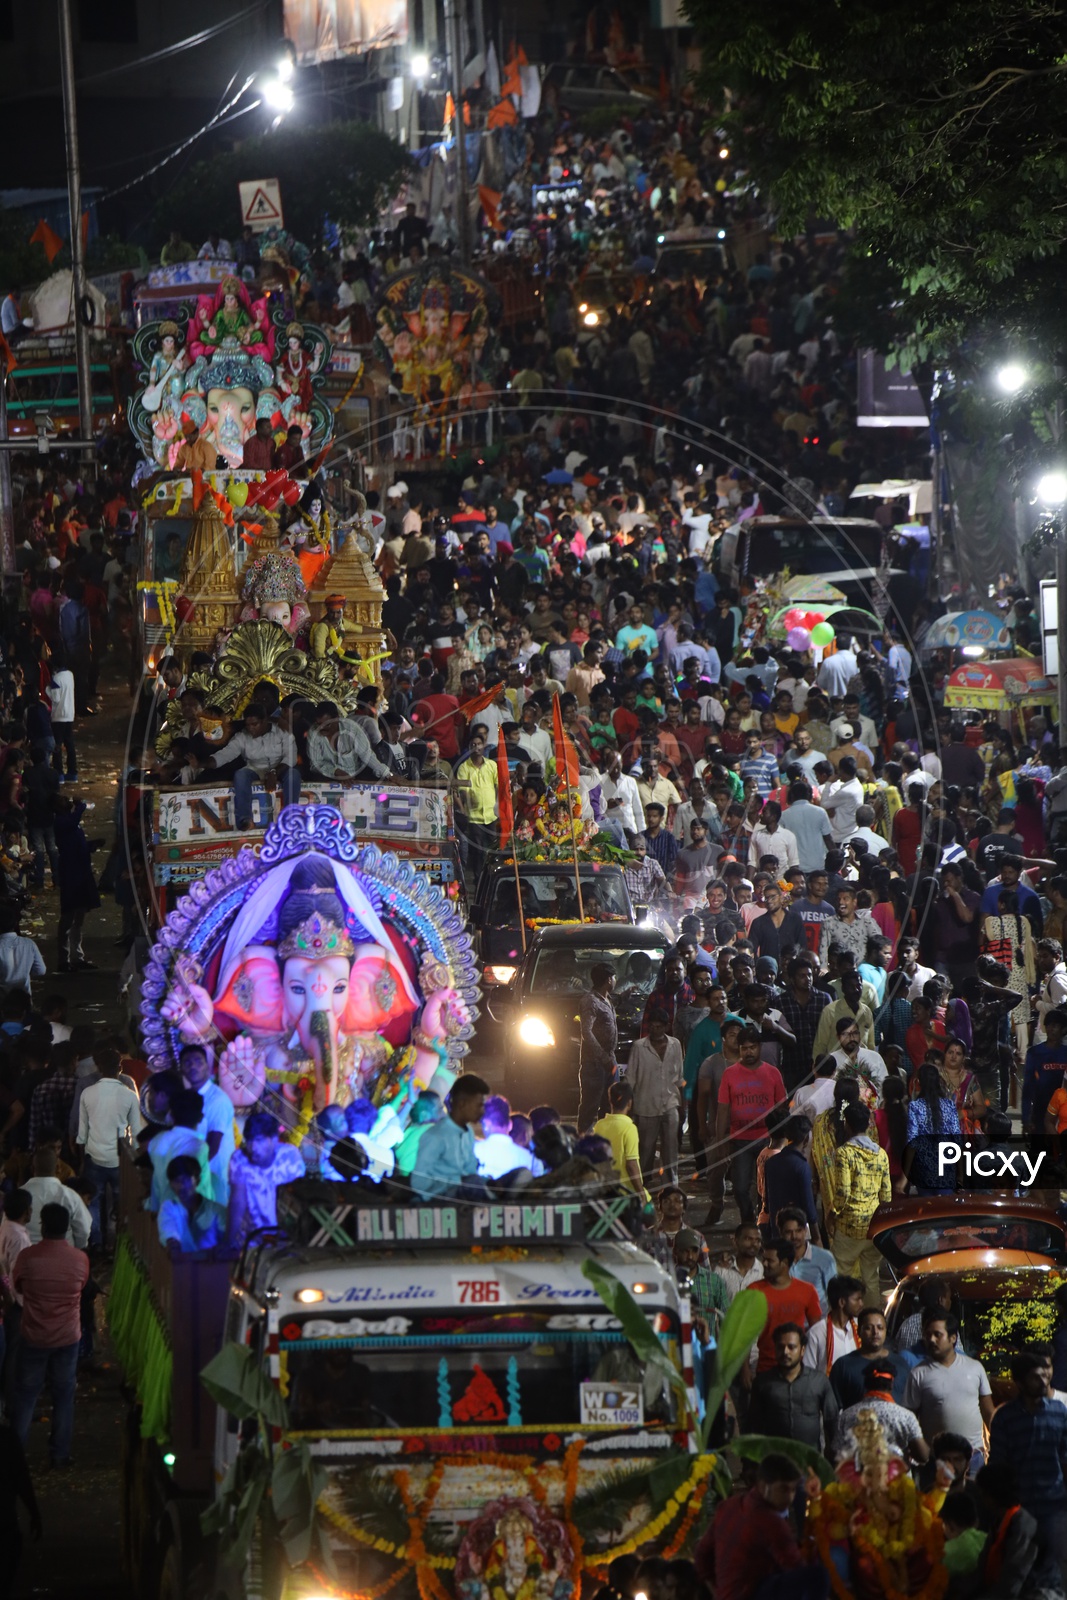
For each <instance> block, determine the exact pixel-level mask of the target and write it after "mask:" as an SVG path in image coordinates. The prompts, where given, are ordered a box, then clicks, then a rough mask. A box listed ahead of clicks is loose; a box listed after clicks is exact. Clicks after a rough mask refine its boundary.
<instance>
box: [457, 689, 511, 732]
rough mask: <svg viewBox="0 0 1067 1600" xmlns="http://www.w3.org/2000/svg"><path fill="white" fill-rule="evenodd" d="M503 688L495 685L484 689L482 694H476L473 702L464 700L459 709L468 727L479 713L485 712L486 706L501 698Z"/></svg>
mask: <svg viewBox="0 0 1067 1600" xmlns="http://www.w3.org/2000/svg"><path fill="white" fill-rule="evenodd" d="M503 687H504V685H503V684H502V683H494V684H492V685H491V687H490V688H488V689H483V690H482V692H481V694H476V695H475V696H474V699H473V700H464V702H463V704H462V705H461V706H460V708H459V709H460V710H461V711H462V713H463V715H464V716H465V717H466V719H467V726H468V727H469V726H470V724H471V723H472V722H473V720H474V718H475V717H476V716H477V715H478V712H479V711H484V710H485V708H486V706H491V705H492V703H493V701H494V700H496V699H498V698H499V696H500V691H501V689H502V688H503Z"/></svg>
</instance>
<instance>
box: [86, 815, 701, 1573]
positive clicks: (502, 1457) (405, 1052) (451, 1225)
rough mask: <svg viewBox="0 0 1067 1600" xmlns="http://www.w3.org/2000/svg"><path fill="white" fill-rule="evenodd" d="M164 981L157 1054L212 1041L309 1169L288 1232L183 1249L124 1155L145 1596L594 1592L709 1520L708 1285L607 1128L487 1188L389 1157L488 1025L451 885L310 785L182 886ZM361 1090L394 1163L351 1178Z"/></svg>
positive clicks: (133, 1465) (164, 955) (155, 993)
mask: <svg viewBox="0 0 1067 1600" xmlns="http://www.w3.org/2000/svg"><path fill="white" fill-rule="evenodd" d="M143 994H144V1001H143V1028H144V1036H145V1045H146V1051H147V1055H148V1061H149V1066H150V1068H151V1072H152V1074H153V1075H154V1074H156V1073H158V1072H161V1071H169V1072H171V1073H173V1072H175V1071H180V1069H181V1052H182V1051H183V1049H185V1048H186V1047H187V1046H188V1045H189V1044H190V1043H198V1044H200V1045H201V1046H202V1047H203V1048H204V1049H205V1050H207V1051H208V1052H210V1055H211V1058H212V1062H213V1066H214V1071H215V1074H216V1076H217V1079H218V1083H219V1085H220V1086H221V1087H222V1088H223V1089H225V1091H226V1092H227V1093H228V1094H229V1096H230V1098H231V1100H232V1102H233V1107H234V1117H235V1121H236V1123H237V1124H238V1125H239V1126H240V1125H242V1124H243V1121H244V1119H245V1118H246V1116H247V1115H248V1114H249V1112H250V1110H251V1109H252V1108H253V1107H255V1108H256V1109H257V1110H264V1109H265V1110H269V1111H270V1112H272V1114H273V1115H274V1116H275V1117H276V1118H277V1120H278V1123H279V1125H280V1126H281V1127H282V1128H283V1129H285V1131H286V1136H287V1137H288V1139H289V1141H290V1142H291V1144H292V1145H293V1146H294V1148H295V1149H297V1150H299V1151H300V1153H301V1155H302V1156H303V1158H304V1162H305V1172H306V1176H305V1177H297V1178H295V1179H294V1181H292V1182H290V1183H288V1184H287V1185H286V1186H285V1187H282V1188H280V1189H279V1190H278V1196H277V1217H278V1227H277V1228H276V1229H274V1228H264V1229H261V1230H259V1231H256V1232H253V1233H252V1234H251V1235H249V1236H248V1237H247V1238H246V1239H245V1240H244V1241H243V1243H242V1247H241V1249H240V1251H239V1252H238V1251H234V1250H229V1249H222V1248H219V1249H216V1250H213V1251H209V1252H204V1253H188V1254H181V1253H178V1252H176V1251H175V1250H174V1249H172V1248H171V1249H168V1248H164V1246H163V1244H162V1243H161V1242H160V1238H159V1232H158V1227H157V1222H156V1218H155V1216H154V1215H153V1214H152V1213H150V1212H147V1211H145V1210H144V1209H143V1206H142V1203H141V1202H142V1189H143V1184H142V1180H141V1176H140V1171H139V1169H138V1168H137V1167H136V1166H135V1165H134V1163H133V1162H132V1161H129V1160H127V1161H126V1162H125V1163H124V1166H123V1173H122V1193H121V1214H122V1215H121V1223H122V1225H121V1230H120V1235H119V1246H118V1251H117V1257H116V1269H115V1276H114V1280H113V1285H112V1291H111V1295H110V1305H109V1319H110V1323H111V1329H112V1335H113V1339H114V1343H115V1347H116V1350H117V1353H118V1356H119V1359H120V1361H121V1363H122V1367H123V1370H124V1374H125V1378H126V1383H127V1387H128V1393H129V1399H130V1406H129V1413H128V1418H127V1423H126V1428H125V1435H124V1457H123V1461H124V1465H123V1543H124V1551H125V1557H126V1563H127V1567H128V1571H129V1575H130V1579H131V1583H132V1586H133V1588H134V1590H135V1592H136V1593H137V1594H138V1595H140V1596H143V1597H145V1600H149V1597H159V1600H163V1597H165V1600H231V1597H232V1600H237V1597H238V1596H246V1595H247V1596H263V1597H265V1600H322V1597H325V1596H336V1597H350V1596H356V1595H359V1596H361V1597H369V1596H384V1595H385V1594H387V1593H395V1594H397V1595H398V1596H412V1597H413V1596H414V1595H416V1594H418V1595H419V1596H420V1600H430V1597H432V1600H446V1597H451V1596H455V1597H456V1600H469V1597H473V1596H475V1595H476V1594H477V1595H481V1594H482V1593H483V1592H484V1591H485V1590H486V1589H488V1591H489V1592H491V1593H493V1594H497V1593H500V1594H502V1595H504V1594H506V1595H508V1596H510V1597H512V1600H533V1597H534V1596H535V1595H536V1596H539V1597H542V1600H565V1597H568V1596H571V1595H575V1594H577V1592H578V1590H579V1588H580V1585H581V1582H582V1577H583V1574H584V1573H589V1574H591V1575H600V1574H602V1573H603V1571H604V1569H605V1568H606V1566H607V1564H608V1562H609V1561H610V1560H611V1559H612V1557H613V1556H615V1555H616V1554H618V1553H620V1552H621V1551H624V1550H630V1549H636V1548H638V1547H645V1546H650V1545H654V1546H655V1547H657V1548H663V1549H665V1550H666V1551H667V1552H670V1551H671V1550H672V1549H677V1548H680V1546H681V1544H682V1542H683V1541H684V1540H685V1539H686V1538H687V1537H688V1534H689V1532H690V1531H691V1529H692V1527H693V1521H694V1518H695V1517H696V1515H697V1512H698V1510H699V1506H700V1503H701V1500H702V1498H703V1494H704V1492H705V1491H706V1488H707V1480H708V1476H709V1474H710V1472H711V1468H712V1464H713V1458H710V1457H701V1456H699V1455H697V1454H696V1433H695V1427H696V1414H697V1403H696V1398H695V1389H694V1385H693V1379H692V1372H691V1354H690V1346H691V1340H690V1330H689V1325H688V1311H687V1302H686V1301H685V1300H684V1298H683V1297H682V1296H681V1295H680V1293H679V1289H678V1287H677V1285H676V1282H675V1279H674V1275H673V1273H672V1272H671V1271H670V1270H669V1269H666V1268H664V1267H663V1266H661V1265H660V1264H658V1263H657V1261H656V1260H655V1259H654V1258H653V1257H652V1256H650V1255H649V1254H647V1253H646V1252H645V1251H643V1250H642V1249H640V1248H639V1247H638V1245H637V1244H636V1243H635V1242H634V1237H633V1233H632V1229H633V1227H634V1226H635V1219H634V1217H633V1210H634V1208H635V1207H636V1206H637V1204H638V1202H637V1201H636V1200H635V1198H634V1197H633V1196H632V1195H628V1194H625V1193H619V1192H618V1191H617V1190H616V1189H615V1188H614V1187H613V1185H612V1183H611V1182H607V1181H605V1179H604V1177H603V1174H602V1172H601V1171H599V1170H598V1169H595V1168H593V1167H592V1166H591V1164H590V1163H589V1162H587V1161H585V1160H584V1158H581V1157H578V1156H571V1157H570V1158H569V1161H568V1162H566V1163H564V1165H562V1166H559V1167H557V1168H555V1169H554V1170H553V1171H551V1172H549V1173H546V1174H545V1175H544V1176H543V1177H538V1178H534V1179H533V1180H532V1181H531V1182H530V1183H529V1184H528V1185H527V1186H526V1187H525V1188H523V1189H521V1190H518V1189H516V1190H514V1191H506V1192H505V1191H500V1190H495V1191H493V1192H492V1193H489V1192H487V1193H486V1194H485V1195H484V1197H481V1198H471V1199H467V1200H460V1199H451V1198H448V1197H442V1198H440V1199H438V1200H436V1201H434V1202H431V1203H420V1202H419V1201H417V1200H416V1198H415V1197H414V1195H413V1194H412V1192H411V1190H410V1188H408V1187H407V1186H406V1185H404V1184H403V1183H402V1182H400V1181H397V1180H395V1179H394V1180H391V1179H390V1177H389V1173H390V1171H391V1167H392V1162H391V1157H390V1152H392V1151H394V1150H395V1149H396V1147H397V1146H398V1144H399V1142H400V1141H401V1140H402V1139H403V1137H404V1136H405V1133H406V1132H407V1131H409V1129H410V1127H411V1122H412V1108H413V1106H414V1104H415V1103H416V1101H418V1100H419V1098H420V1096H422V1097H423V1098H424V1099H425V1098H426V1097H427V1096H426V1092H427V1091H428V1092H429V1093H430V1094H436V1095H437V1096H438V1097H439V1098H440V1099H442V1100H443V1098H444V1096H445V1095H446V1094H447V1092H448V1089H449V1088H450V1086H451V1084H452V1083H453V1082H454V1080H455V1077H456V1075H457V1073H458V1072H460V1071H462V1068H463V1059H464V1056H465V1054H466V1052H467V1049H468V1047H469V1041H470V1039H471V1037H472V1034H473V1028H474V1022H475V1018H476V1015H477V1009H478V985H477V974H476V966H475V961H474V957H473V953H472V951H471V946H470V941H469V939H468V936H467V934H466V931H465V929H464V927H463V925H462V922H461V921H460V918H459V917H458V915H457V914H456V911H455V909H454V908H453V906H452V904H451V903H450V901H449V900H448V898H447V897H446V896H445V895H444V894H442V893H441V891H440V890H439V889H438V888H437V887H436V886H435V885H433V884H430V883H429V882H428V881H427V880H426V879H425V878H424V877H422V876H421V875H419V874H418V873H416V872H415V871H414V869H413V868H412V866H411V864H410V863H409V862H405V861H402V860H400V859H399V858H397V857H396V856H394V855H391V854H384V855H383V854H382V853H381V852H380V851H379V850H378V849H377V848H376V847H375V846H373V845H366V846H361V845H360V844H359V842H358V841H357V840H356V839H355V837H354V836H353V832H352V829H351V828H350V827H349V825H348V824H347V823H346V822H345V820H344V818H343V817H342V816H341V815H340V813H339V812H337V811H336V810H333V809H331V808H329V807H316V806H301V807H297V806H293V807H289V808H287V809H286V810H285V811H284V812H283V813H282V816H281V817H280V819H279V820H278V821H277V822H275V823H274V824H272V826H271V827H270V828H268V830H267V832H266V835H265V839H264V842H263V846H262V849H261V850H260V851H259V852H258V854H257V853H254V852H253V851H251V850H243V851H242V852H241V853H240V855H238V856H237V857H235V858H233V859H230V860H227V861H225V862H223V863H222V864H221V865H220V866H219V867H217V868H214V869H212V870H211V871H210V872H209V873H208V874H207V876H206V877H205V878H204V879H203V880H202V881H201V882H199V883H197V884H195V885H194V886H193V887H192V888H191V889H190V891H189V893H188V894H187V895H186V896H184V897H183V898H182V899H181V900H180V901H179V902H178V904H177V905H176V906H175V908H174V910H173V911H172V912H171V914H170V916H169V917H168V919H167V922H166V923H165V925H164V927H163V929H162V930H161V933H160V937H159V940H158V942H157V944H156V945H155V946H154V948H153V951H152V954H151V958H150V961H149V964H148V968H147V970H146V973H145V978H144V986H143ZM144 1094H145V1096H146V1097H148V1098H149V1099H151V1095H152V1077H151V1076H150V1078H149V1080H148V1083H147V1085H146V1087H145V1090H144ZM353 1108H358V1109H359V1110H360V1112H361V1113H365V1116H364V1117H363V1118H362V1120H361V1121H360V1126H361V1127H362V1128H363V1129H364V1130H365V1133H364V1134H363V1135H361V1136H360V1137H363V1138H365V1139H366V1148H367V1150H368V1151H370V1150H373V1151H374V1152H376V1153H377V1154H378V1155H381V1154H382V1152H383V1151H384V1152H385V1154H384V1158H383V1159H382V1161H381V1162H380V1170H381V1171H382V1172H383V1173H384V1174H385V1176H383V1177H382V1178H381V1180H380V1182H379V1183H378V1185H377V1187H375V1186H374V1185H373V1184H372V1182H371V1176H372V1172H371V1169H370V1168H368V1169H367V1171H365V1172H364V1174H363V1176H362V1177H361V1178H360V1179H359V1180H358V1181H355V1182H351V1181H350V1182H345V1183H339V1182H337V1181H335V1180H334V1178H333V1176H332V1175H331V1174H332V1173H333V1172H335V1171H336V1169H334V1168H332V1167H330V1166H329V1165H328V1156H329V1153H330V1151H331V1150H332V1148H333V1147H332V1145H331V1144H330V1136H331V1134H330V1130H331V1129H332V1128H334V1123H333V1122H331V1115H333V1114H336V1113H342V1114H347V1113H348V1112H349V1111H351V1110H352V1109H353ZM153 1109H156V1108H155V1106H154V1104H153ZM157 1114H158V1112H157ZM343 1120H344V1119H343ZM334 1137H336V1134H334ZM637 1225H639V1219H637ZM613 1290H615V1291H618V1292H621V1291H625V1293H626V1297H627V1303H628V1305H629V1306H631V1308H632V1307H633V1306H636V1307H639V1308H640V1309H639V1311H638V1312H637V1313H636V1315H637V1321H638V1323H639V1330H638V1332H639V1335H640V1337H637V1336H636V1334H635V1329H634V1328H633V1327H632V1326H630V1327H628V1328H625V1330H624V1316H625V1314H624V1313H623V1312H621V1311H620V1310H619V1308H618V1307H615V1306H613V1304H612V1292H613ZM631 1320H632V1319H631ZM642 1343H644V1346H645V1347H644V1348H642Z"/></svg>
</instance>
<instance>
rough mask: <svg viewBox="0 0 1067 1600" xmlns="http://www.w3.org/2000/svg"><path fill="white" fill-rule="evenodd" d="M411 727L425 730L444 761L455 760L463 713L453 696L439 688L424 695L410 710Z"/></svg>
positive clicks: (438, 682)
mask: <svg viewBox="0 0 1067 1600" xmlns="http://www.w3.org/2000/svg"><path fill="white" fill-rule="evenodd" d="M436 683H437V684H440V678H437V679H436ZM411 725H412V727H414V728H415V729H417V730H422V729H425V730H426V732H427V733H429V734H431V735H432V737H433V738H434V739H436V740H437V747H438V749H439V750H440V752H441V754H442V756H443V757H444V759H445V760H446V761H455V760H456V758H457V756H458V755H459V743H458V734H459V730H460V728H461V727H462V726H463V713H462V712H461V711H460V709H459V701H458V700H457V699H456V697H455V695H454V694H445V693H444V692H443V690H441V689H440V688H435V690H434V692H433V693H432V694H425V695H423V696H422V698H421V700H416V702H415V704H414V705H413V706H412V708H411Z"/></svg>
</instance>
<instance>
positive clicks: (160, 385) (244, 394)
mask: <svg viewBox="0 0 1067 1600" xmlns="http://www.w3.org/2000/svg"><path fill="white" fill-rule="evenodd" d="M183 316H185V318H186V326H185V330H184V339H183V334H182V330H181V329H180V327H179V325H178V324H177V323H176V322H172V321H166V322H151V323H147V324H146V325H145V326H144V327H143V328H141V329H140V330H139V331H138V333H137V334H136V336H135V337H134V341H133V352H134V357H135V359H136V360H137V361H138V362H139V363H140V365H141V367H142V368H143V369H145V371H146V379H147V382H146V384H145V387H144V388H143V389H142V391H141V392H140V393H139V394H135V395H134V397H133V400H132V401H131V403H130V407H129V420H130V426H131V428H132V429H133V432H134V433H135V434H136V436H137V438H138V440H139V442H140V444H141V447H142V449H143V450H144V453H145V455H146V456H147V457H148V459H149V460H150V461H153V462H155V463H156V465H157V466H158V467H162V468H163V469H164V470H173V469H174V467H175V464H176V461H177V455H178V450H179V448H180V446H181V444H182V439H183V419H184V418H186V417H188V418H190V419H191V420H192V421H193V422H194V423H195V424H196V427H197V429H198V431H199V433H200V435H201V436H202V437H203V438H205V439H207V440H209V441H210V443H211V444H213V445H214V447H215V451H216V454H217V455H219V456H221V457H222V459H223V460H224V461H225V462H226V463H227V464H228V465H229V466H230V467H233V468H239V467H240V466H241V465H242V460H243V455H244V447H245V444H246V443H247V442H248V440H249V439H250V438H251V437H252V435H253V434H254V432H255V428H256V422H257V421H258V420H259V419H260V418H262V417H266V418H268V419H269V420H270V422H271V423H272V424H273V425H274V428H275V431H276V433H277V434H279V435H281V434H284V433H285V432H286V431H287V430H288V429H289V428H290V427H293V426H296V427H299V429H300V431H301V436H302V442H303V448H304V453H305V456H314V455H317V454H318V453H319V452H320V451H321V450H322V449H323V447H324V446H325V445H326V444H327V443H328V442H329V440H330V438H331V436H332V433H333V413H332V411H331V410H330V408H329V406H328V405H326V403H325V401H324V400H323V399H322V398H321V397H320V395H319V394H318V389H319V387H320V385H321V383H322V377H321V374H322V373H323V371H324V370H325V367H326V363H327V361H328V359H329V355H330V342H329V339H328V338H327V336H326V334H325V332H324V331H323V330H322V329H321V328H319V327H316V326H314V325H313V324H312V323H303V324H302V323H298V322H293V323H287V321H286V318H285V312H284V310H283V308H281V307H278V308H277V309H276V311H275V312H274V320H272V319H271V317H270V315H269V314H268V310H267V302H266V300H264V299H258V300H252V299H251V298H250V296H249V293H248V289H247V288H246V286H245V285H244V284H243V283H241V282H240V280H239V279H237V278H234V277H229V278H226V279H225V280H224V281H223V282H222V283H221V284H220V285H219V288H218V290H217V292H216V293H215V294H214V295H210V294H208V295H201V296H200V299H199V300H198V301H197V304H196V306H195V308H194V309H193V310H192V311H189V310H188V308H187V307H185V308H183ZM279 339H284V345H285V348H284V351H283V353H282V354H281V356H280V358H279V359H278V361H277V364H276V365H272V363H273V362H274V361H275V354H276V351H275V346H276V343H277V342H278V340H279Z"/></svg>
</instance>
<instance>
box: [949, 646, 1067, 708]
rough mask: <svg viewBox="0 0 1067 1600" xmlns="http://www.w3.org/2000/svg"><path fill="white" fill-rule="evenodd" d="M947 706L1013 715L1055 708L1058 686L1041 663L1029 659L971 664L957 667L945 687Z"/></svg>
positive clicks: (974, 662) (1015, 658)
mask: <svg viewBox="0 0 1067 1600" xmlns="http://www.w3.org/2000/svg"><path fill="white" fill-rule="evenodd" d="M945 704H946V706H970V707H973V708H974V709H976V710H978V711H1009V710H1011V709H1013V708H1014V707H1015V706H1019V705H1028V706H1054V705H1055V704H1056V685H1055V683H1054V682H1053V681H1052V679H1051V678H1047V677H1046V676H1045V671H1044V668H1043V667H1042V665H1041V662H1040V661H1035V660H1033V659H1032V658H1031V657H1029V656H1018V657H1012V658H1010V659H1009V660H1007V661H968V662H966V663H965V664H964V665H963V666H962V667H957V668H956V670H955V672H953V673H952V675H951V677H950V678H949V680H948V683H947V685H946V687H945Z"/></svg>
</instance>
